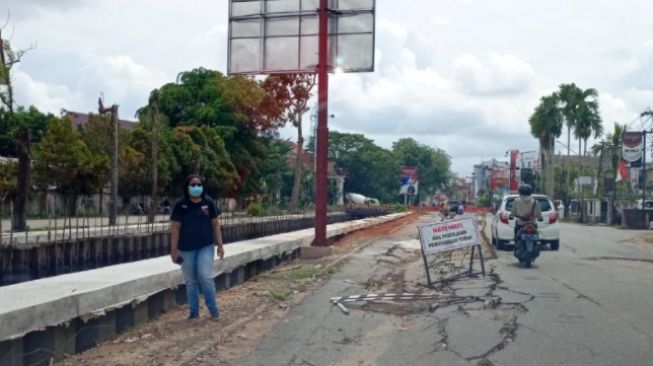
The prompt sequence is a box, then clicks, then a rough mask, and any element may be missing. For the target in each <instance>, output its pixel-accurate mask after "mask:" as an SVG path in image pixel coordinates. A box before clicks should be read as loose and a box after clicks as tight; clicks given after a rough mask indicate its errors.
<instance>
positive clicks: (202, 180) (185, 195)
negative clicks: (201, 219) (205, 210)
mask: <svg viewBox="0 0 653 366" xmlns="http://www.w3.org/2000/svg"><path fill="white" fill-rule="evenodd" d="M195 178H197V179H199V180H200V182H202V186H203V187H204V189H203V190H202V199H205V198H206V184H204V178H202V176H200V175H199V174H191V175H189V176H188V177H186V181H185V182H184V198H185V199H186V201H190V194H189V193H188V185H189V184H190V181H191V180H193V179H195Z"/></svg>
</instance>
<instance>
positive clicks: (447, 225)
mask: <svg viewBox="0 0 653 366" xmlns="http://www.w3.org/2000/svg"><path fill="white" fill-rule="evenodd" d="M418 229H419V237H420V241H421V243H422V250H423V251H424V254H426V255H430V254H435V253H441V252H447V251H450V250H455V249H462V248H466V247H471V246H474V245H480V244H481V241H480V240H479V237H478V229H477V226H476V220H474V218H473V217H463V218H460V219H455V220H447V221H440V222H435V223H431V224H425V225H420V226H419V227H418Z"/></svg>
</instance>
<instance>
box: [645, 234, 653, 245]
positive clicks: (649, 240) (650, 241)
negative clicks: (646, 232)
mask: <svg viewBox="0 0 653 366" xmlns="http://www.w3.org/2000/svg"><path fill="white" fill-rule="evenodd" d="M644 241H645V242H647V243H648V244H651V245H653V236H646V237H644Z"/></svg>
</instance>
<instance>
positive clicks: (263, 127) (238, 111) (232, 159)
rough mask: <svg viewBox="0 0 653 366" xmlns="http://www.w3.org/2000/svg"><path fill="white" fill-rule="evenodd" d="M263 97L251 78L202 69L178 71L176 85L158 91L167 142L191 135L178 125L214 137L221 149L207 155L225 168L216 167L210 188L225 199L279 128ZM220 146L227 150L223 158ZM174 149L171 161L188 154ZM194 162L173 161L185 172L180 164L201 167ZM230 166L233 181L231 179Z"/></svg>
mask: <svg viewBox="0 0 653 366" xmlns="http://www.w3.org/2000/svg"><path fill="white" fill-rule="evenodd" d="M265 98H266V93H265V91H264V89H263V88H262V87H261V85H260V83H258V82H257V81H255V80H253V79H250V78H245V77H240V76H235V77H227V76H224V75H223V74H221V73H220V72H218V71H213V70H207V69H204V68H198V69H194V70H191V71H187V72H182V73H180V74H179V77H178V78H177V82H176V83H170V84H166V85H164V86H162V87H161V88H160V89H159V106H160V111H161V114H162V115H164V116H165V117H166V118H167V120H168V121H169V125H170V127H171V128H173V129H175V132H173V133H172V135H171V138H172V139H173V140H175V141H178V140H179V139H181V140H184V139H183V138H181V136H180V134H181V135H184V134H185V133H186V132H190V131H191V130H183V129H182V130H178V128H179V127H182V126H203V127H207V128H209V129H212V130H213V131H214V132H215V133H217V137H219V138H220V141H221V143H220V144H219V145H220V146H222V149H221V150H218V151H215V152H213V153H212V154H213V155H216V154H217V156H220V157H225V158H228V159H227V161H224V164H226V165H224V166H222V168H221V171H222V173H220V174H218V175H222V176H223V178H225V179H224V181H223V182H221V183H219V184H218V183H217V182H216V184H218V185H219V186H220V189H219V191H220V193H222V194H224V195H227V196H231V197H233V196H235V195H237V194H238V193H239V191H240V189H241V188H242V186H241V185H238V184H235V183H237V182H245V181H246V180H247V179H248V178H249V177H250V176H251V175H252V174H254V173H255V172H256V171H257V170H258V166H259V164H261V161H262V160H263V158H264V154H265V151H266V148H265V140H264V136H265V135H267V134H270V133H272V132H274V131H275V129H276V128H277V127H279V126H280V125H281V124H282V122H281V121H280V116H279V110H280V109H279V108H271V107H270V106H268V105H265V103H264V100H265ZM198 131H199V130H198ZM201 131H203V132H202V133H200V134H203V133H208V131H207V130H206V129H202V130H201ZM186 142H187V143H189V141H186ZM191 145H192V144H191ZM173 146H174V145H173ZM184 146H186V145H184ZM224 146H226V147H227V148H228V151H229V152H228V154H227V153H226V151H225V150H224ZM174 151H175V154H176V156H177V157H182V156H189V155H193V154H194V152H192V151H182V150H181V149H180V148H178V147H174ZM189 157H190V156H189ZM199 160H201V159H200V158H199V157H194V160H184V159H177V162H178V164H180V166H181V168H180V171H182V172H189V170H190V168H189V167H188V166H184V165H186V164H187V162H191V163H192V164H195V166H206V164H199ZM198 164H199V165H198ZM234 167H235V169H236V172H237V177H233V176H232V173H233V172H232V171H231V170H232V169H233V168H234ZM208 172H211V174H217V173H213V172H212V171H208ZM225 185H226V186H229V189H226V188H225Z"/></svg>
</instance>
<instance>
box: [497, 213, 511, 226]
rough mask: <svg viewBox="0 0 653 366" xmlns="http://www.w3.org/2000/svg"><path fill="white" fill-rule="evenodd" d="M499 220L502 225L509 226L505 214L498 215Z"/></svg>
mask: <svg viewBox="0 0 653 366" xmlns="http://www.w3.org/2000/svg"><path fill="white" fill-rule="evenodd" d="M499 220H501V223H503V224H506V225H507V224H509V221H508V214H507V213H505V212H502V213H500V214H499Z"/></svg>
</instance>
